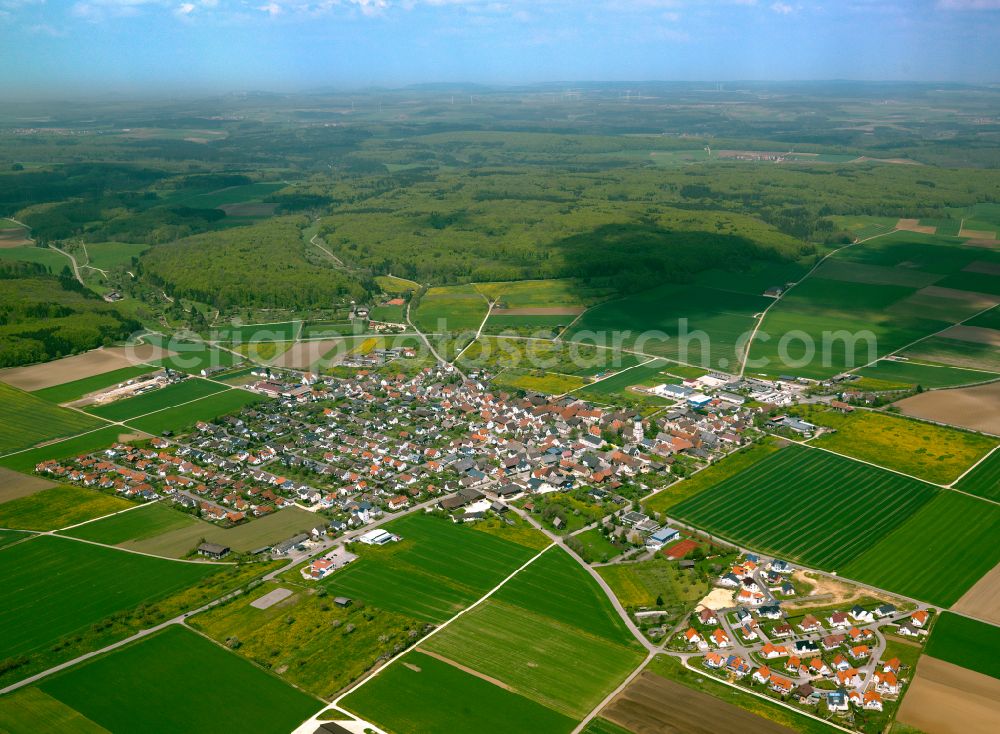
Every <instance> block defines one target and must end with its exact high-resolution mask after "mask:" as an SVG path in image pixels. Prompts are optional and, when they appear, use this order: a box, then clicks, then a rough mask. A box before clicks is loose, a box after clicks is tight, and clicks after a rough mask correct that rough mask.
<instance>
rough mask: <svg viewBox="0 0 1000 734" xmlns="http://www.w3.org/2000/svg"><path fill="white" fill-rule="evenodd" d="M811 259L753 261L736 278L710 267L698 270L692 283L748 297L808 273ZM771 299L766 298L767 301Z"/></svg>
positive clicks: (724, 271) (729, 273)
mask: <svg viewBox="0 0 1000 734" xmlns="http://www.w3.org/2000/svg"><path fill="white" fill-rule="evenodd" d="M812 260H813V258H810V257H807V258H803V259H802V260H797V261H790V262H770V261H767V262H755V263H749V264H747V267H746V268H741V269H740V273H739V276H738V277H734V276H733V272H732V271H730V270H720V269H717V268H713V269H711V270H705V271H703V272H701V273H698V274H697V275H696V276H695V277H694V282H695V283H698V284H699V285H703V286H707V287H709V288H716V289H718V290H721V291H735V292H737V293H745V294H747V295H749V296H759V295H762V294H763V293H764V291H766V290H767V289H768V288H773V287H776V286H784V285H786V284H788V283H793V282H795V281H797V280H799V279H800V278H802V276H803V275H805V274H806V272H808V270H809V268H810V267H811V265H812ZM770 300H771V299H770V298H768V301H770Z"/></svg>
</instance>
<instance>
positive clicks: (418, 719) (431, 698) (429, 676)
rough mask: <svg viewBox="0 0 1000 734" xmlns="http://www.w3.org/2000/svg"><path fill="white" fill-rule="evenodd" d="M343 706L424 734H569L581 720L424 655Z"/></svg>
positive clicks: (385, 673)
mask: <svg viewBox="0 0 1000 734" xmlns="http://www.w3.org/2000/svg"><path fill="white" fill-rule="evenodd" d="M341 705H342V706H343V707H344V708H346V709H347V710H349V711H352V712H353V713H355V714H357V715H358V716H360V717H362V718H363V719H365V720H367V721H371V722H373V723H376V724H378V726H380V727H382V728H383V729H385V730H386V731H393V732H421V733H422V734H456V732H482V733H483V734H490V733H499V732H511V731H517V732H532V734H569V732H571V731H572V730H573V728H574V727H575V726H576V721H577V720H576V719H574V718H570V717H568V716H564V715H563V714H560V713H557V712H555V711H553V710H551V709H549V708H546V707H545V706H542V705H541V704H539V703H536V702H535V701H532V700H531V699H529V698H526V697H524V696H521V695H518V694H517V693H514V692H513V691H509V690H505V689H504V688H501V687H500V686H497V685H494V684H493V683H491V682H489V681H486V680H483V679H482V678H478V677H476V676H474V675H471V674H469V673H466V672H464V671H462V670H459V669H458V668H456V667H455V666H453V665H449V664H448V663H445V662H442V661H440V660H437V659H435V658H433V657H431V656H430V655H425V654H423V653H419V652H411V653H409V654H408V655H406V656H405V657H403V658H401V659H400V660H398V661H397V662H395V663H393V664H392V665H390V666H389V667H388V668H386V669H385V670H382V671H380V672H379V674H378V675H377V676H375V677H374V678H372V679H371V680H370V681H368V682H367V683H366V684H365V685H363V686H361V687H360V688H358V689H357V690H355V691H353V692H352V693H350V694H349V695H348V696H347V697H346V698H344V699H343V701H341Z"/></svg>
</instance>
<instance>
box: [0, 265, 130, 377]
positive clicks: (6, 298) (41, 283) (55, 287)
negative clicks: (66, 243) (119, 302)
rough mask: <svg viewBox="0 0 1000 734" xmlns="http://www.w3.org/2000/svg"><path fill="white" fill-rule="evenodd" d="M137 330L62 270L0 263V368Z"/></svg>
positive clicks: (77, 349) (95, 344) (110, 340)
mask: <svg viewBox="0 0 1000 734" xmlns="http://www.w3.org/2000/svg"><path fill="white" fill-rule="evenodd" d="M140 328H141V325H140V324H139V323H138V322H136V321H134V320H132V319H130V318H126V317H124V316H122V315H121V313H120V312H119V311H118V309H116V308H115V307H114V306H113V305H112V304H108V303H105V302H104V301H102V300H101V299H100V298H99V297H98V296H96V295H95V294H94V293H92V292H90V291H89V290H87V289H85V288H84V287H83V286H81V285H80V284H79V283H78V282H77V281H76V280H74V279H73V278H72V276H70V275H69V274H68V273H66V274H63V275H59V276H54V275H51V274H50V273H49V272H48V271H47V270H46V269H45V268H44V267H43V266H41V265H38V264H35V263H9V262H0V367H10V366H14V365H20V364H27V363H30V362H40V361H45V360H48V359H53V358H55V357H61V356H65V355H68V354H75V353H76V352H82V351H85V350H88V349H94V348H95V347H99V346H103V345H108V344H111V343H113V342H115V341H119V340H122V339H125V338H127V337H128V336H129V335H131V334H132V333H134V332H135V331H137V330H139V329H140Z"/></svg>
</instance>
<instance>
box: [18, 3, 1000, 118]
mask: <svg viewBox="0 0 1000 734" xmlns="http://www.w3.org/2000/svg"><path fill="white" fill-rule="evenodd" d="M0 69H2V71H0V90H2V91H3V92H4V93H5V94H8V95H15V96H18V97H25V98H29V97H30V98H38V97H51V96H59V95H66V94H70V95H73V94H76V95H79V94H89V93H115V94H128V95H140V96H147V95H155V94H164V93H167V94H173V93H178V92H188V93H208V92H223V91H230V90H268V91H275V92H289V91H295V92H304V91H313V90H316V89H321V88H324V89H325V88H336V89H341V90H346V89H350V90H353V89H366V88H371V87H387V88H402V87H407V86H412V85H415V84H421V83H431V84H449V83H461V84H486V85H503V86H512V85H513V86H516V85H529V84H537V83H542V82H551V80H565V82H564V83H582V82H583V81H590V82H598V83H600V82H604V83H608V82H620V83H628V82H629V81H633V82H635V83H644V82H656V81H671V80H699V79H700V80H706V81H712V82H717V81H742V82H753V81H782V82H795V81H807V80H817V81H820V80H852V81H893V82H907V81H914V82H916V81H922V82H928V83H945V82H955V83H967V84H984V83H985V84H988V83H993V82H997V81H1000V73H998V72H1000V0H914V1H913V2H876V1H875V0H848V1H847V2H825V1H817V0H801V1H800V2H795V1H794V0H787V1H785V0H774V1H772V0H717V1H711V2H703V1H698V0H631V1H629V0H580V1H578V2H573V1H572V0H534V1H533V2H529V1H528V0H505V1H499V2H498V1H494V0H316V1H311V2H310V1H308V0H187V1H179V0H81V1H63V0H0ZM552 83H559V82H552Z"/></svg>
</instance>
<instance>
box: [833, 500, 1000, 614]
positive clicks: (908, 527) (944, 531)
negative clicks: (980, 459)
mask: <svg viewBox="0 0 1000 734" xmlns="http://www.w3.org/2000/svg"><path fill="white" fill-rule="evenodd" d="M889 509H891V508H889ZM997 537H1000V506H998V505H995V504H992V503H989V502H984V501H982V500H978V499H975V498H974V497H969V496H967V495H964V494H959V493H958V492H950V491H943V492H941V493H939V494H938V495H937V496H936V497H935V498H934V499H932V500H931V501H930V502H928V503H927V504H925V505H924V506H923V507H921V508H920V509H919V510H917V512H915V513H913V514H912V515H910V516H909V518H908V519H907V520H906V521H905V522H903V523H902V524H897V525H896V527H895V529H894V530H892V531H891V532H886V533H885V534H884V535H883V536H882V537H881V539H880V540H879V541H878V542H876V543H874V544H873V545H872V546H871V547H870V549H869V550H867V551H866V552H864V553H861V554H860V555H858V556H857V557H856V558H854V559H853V560H851V561H850V562H849V563H847V564H846V565H844V566H842V568H841V569H840V571H841V572H842V573H843V575H844V576H846V577H848V578H854V579H858V580H859V581H864V582H865V583H868V584H872V585H874V586H878V587H881V588H883V589H889V590H890V591H895V592H897V593H900V594H905V595H906V596H909V597H913V598H915V599H921V600H923V601H929V602H931V603H933V604H940V605H942V606H950V605H952V604H954V603H955V602H956V601H958V600H959V598H960V597H961V596H962V594H964V593H965V592H966V591H967V590H968V589H969V588H971V587H972V585H973V584H975V583H976V582H977V581H978V580H979V579H980V578H982V576H983V575H984V574H986V573H987V572H988V571H989V570H990V569H991V568H993V567H994V566H995V565H997V563H1000V546H998V545H997V542H996V539H997Z"/></svg>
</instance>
